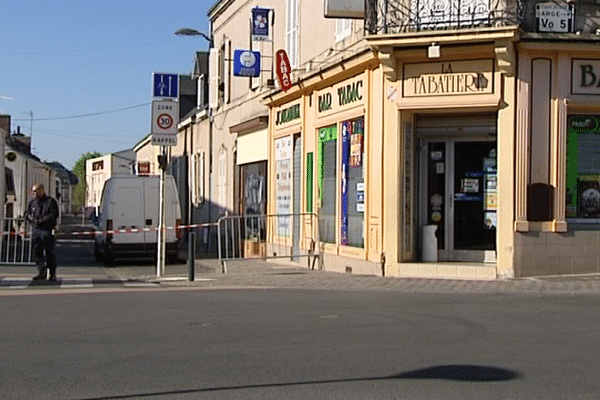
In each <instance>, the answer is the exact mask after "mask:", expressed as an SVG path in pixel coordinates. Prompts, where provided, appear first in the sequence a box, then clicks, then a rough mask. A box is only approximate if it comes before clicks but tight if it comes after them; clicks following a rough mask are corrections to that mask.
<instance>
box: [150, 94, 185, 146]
mask: <svg viewBox="0 0 600 400" xmlns="http://www.w3.org/2000/svg"><path fill="white" fill-rule="evenodd" d="M178 122H179V103H177V102H176V101H171V100H154V101H153V102H152V144H153V145H157V146H175V145H176V144H177V124H178Z"/></svg>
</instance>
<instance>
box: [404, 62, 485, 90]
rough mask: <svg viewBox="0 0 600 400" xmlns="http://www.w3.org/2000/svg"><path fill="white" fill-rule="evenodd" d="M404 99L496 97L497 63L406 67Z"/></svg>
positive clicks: (424, 64) (437, 63)
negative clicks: (486, 95)
mask: <svg viewBox="0 0 600 400" xmlns="http://www.w3.org/2000/svg"><path fill="white" fill-rule="evenodd" d="M402 82H403V96H404V97H432V96H449V95H461V96H464V95H481V94H491V93H494V60H491V59H490V60H468V61H453V62H435V63H419V64H406V65H405V66H404V77H403V80H402Z"/></svg>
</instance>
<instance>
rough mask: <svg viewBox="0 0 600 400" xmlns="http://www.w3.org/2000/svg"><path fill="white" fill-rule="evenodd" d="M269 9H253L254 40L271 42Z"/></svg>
mask: <svg viewBox="0 0 600 400" xmlns="http://www.w3.org/2000/svg"><path fill="white" fill-rule="evenodd" d="M269 12H271V9H269V8H259V7H255V8H253V9H252V40H257V41H259V40H269Z"/></svg>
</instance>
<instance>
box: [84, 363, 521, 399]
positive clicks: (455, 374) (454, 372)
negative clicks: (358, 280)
mask: <svg viewBox="0 0 600 400" xmlns="http://www.w3.org/2000/svg"><path fill="white" fill-rule="evenodd" d="M522 378H523V374H521V373H520V372H517V371H512V370H509V369H505V368H497V367H488V366H479V365H438V366H434V367H429V368H424V369H418V370H414V371H408V372H403V373H400V374H398V375H391V376H382V377H371V378H354V379H332V380H321V381H305V382H285V383H265V384H256V385H242V386H231V387H214V388H204V389H187V390H173V391H164V392H151V393H135V394H130V395H117V396H107V397H89V398H82V399H78V400H118V399H134V398H144V397H154V396H173V395H183V394H192V393H209V392H219V391H229V390H246V389H261V388H274V387H286V386H304V385H322V384H332V383H333V384H335V383H346V382H366V381H384V380H385V381H387V380H395V379H407V380H410V379H431V380H453V381H463V382H477V383H481V382H501V381H509V380H514V379H522Z"/></svg>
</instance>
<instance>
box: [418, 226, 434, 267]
mask: <svg viewBox="0 0 600 400" xmlns="http://www.w3.org/2000/svg"><path fill="white" fill-rule="evenodd" d="M436 230H437V225H423V235H422V238H423V246H422V249H421V260H422V261H424V262H437V260H438V245H437V237H435V231H436Z"/></svg>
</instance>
